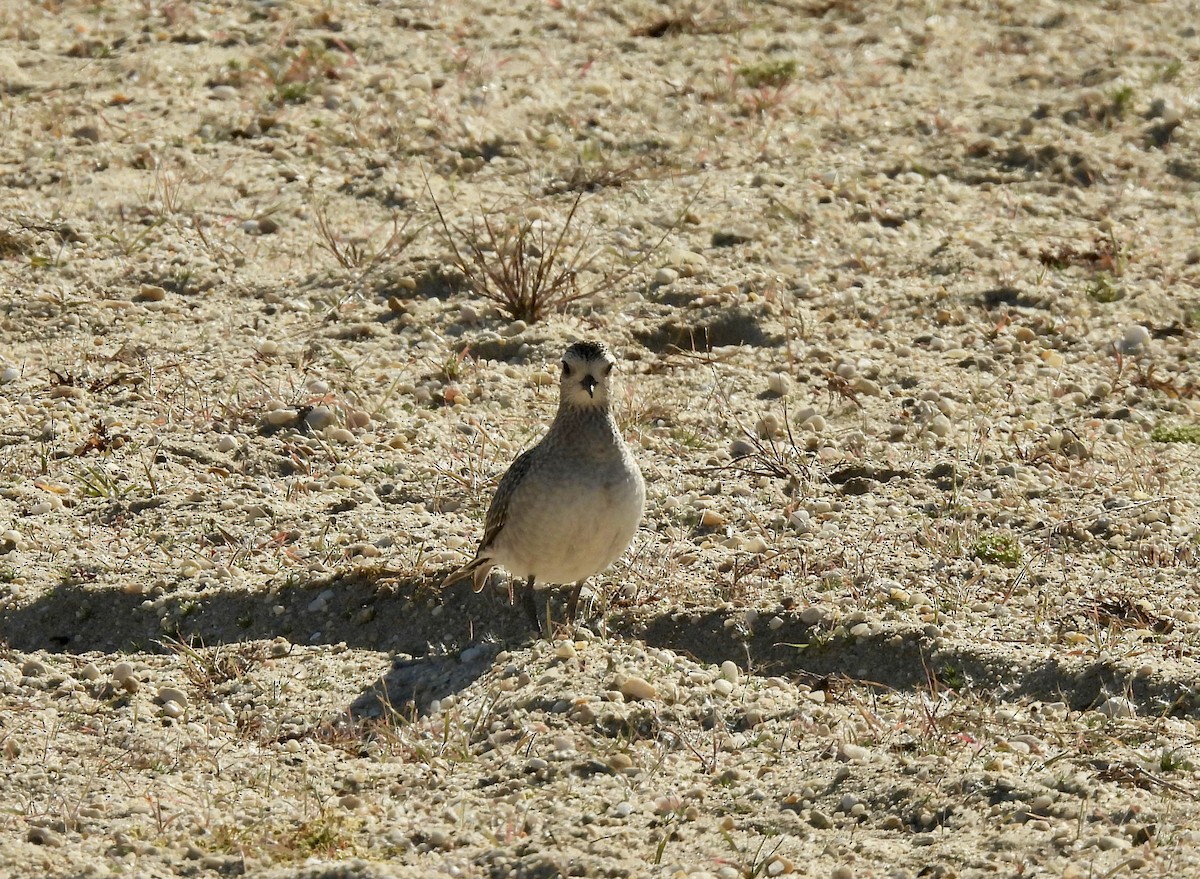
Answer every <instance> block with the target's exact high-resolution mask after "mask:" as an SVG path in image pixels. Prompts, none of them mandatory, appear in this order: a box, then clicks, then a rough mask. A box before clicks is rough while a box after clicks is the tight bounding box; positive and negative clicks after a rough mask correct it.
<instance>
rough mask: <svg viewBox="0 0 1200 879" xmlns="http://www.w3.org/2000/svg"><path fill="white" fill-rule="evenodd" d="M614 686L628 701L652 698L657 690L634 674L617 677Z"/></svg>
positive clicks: (656, 693)
mask: <svg viewBox="0 0 1200 879" xmlns="http://www.w3.org/2000/svg"><path fill="white" fill-rule="evenodd" d="M614 686H615V688H616V689H617V690H618V691H619V692H620V693H621V695H622V696H624V697H625V698H626V699H627V700H628V701H630V702H640V701H643V700H645V699H653V698H654V697H655V696H657V695H658V690H656V689H655V688H654V685H653V684H652V683H650V682H649V681H647V680H646V679H645V678H639V677H637V676H636V675H631V676H629V677H626V678H624V679H618V680H617V682H616V683H615V685H614Z"/></svg>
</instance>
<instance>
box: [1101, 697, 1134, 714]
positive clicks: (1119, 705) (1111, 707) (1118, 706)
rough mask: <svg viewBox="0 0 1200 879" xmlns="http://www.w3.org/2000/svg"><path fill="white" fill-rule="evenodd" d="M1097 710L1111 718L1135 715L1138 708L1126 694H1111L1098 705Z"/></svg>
mask: <svg viewBox="0 0 1200 879" xmlns="http://www.w3.org/2000/svg"><path fill="white" fill-rule="evenodd" d="M1096 711H1097V712H1099V713H1100V714H1103V715H1104V716H1105V717H1108V718H1111V719H1117V718H1125V717H1133V716H1134V715H1135V714H1137V708H1136V706H1134V704H1133V703H1132V702H1131V701H1129V700H1128V699H1126V698H1125V697H1124V696H1110V697H1108V698H1107V699H1105V700H1104V701H1103V702H1101V703H1100V704H1099V705H1098V706H1096Z"/></svg>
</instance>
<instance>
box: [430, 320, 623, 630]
mask: <svg viewBox="0 0 1200 879" xmlns="http://www.w3.org/2000/svg"><path fill="white" fill-rule="evenodd" d="M615 365H616V360H615V359H614V358H613V355H612V354H611V353H610V352H609V350H608V348H607V347H606V346H605V345H604V344H603V343H601V342H597V341H580V342H575V343H574V344H572V345H570V346H569V347H568V348H567V349H566V351H565V352H563V356H562V373H561V376H560V378H559V402H558V412H557V414H556V415H555V417H554V421H553V422H552V423H551V425H550V427H549V429H548V430H547V431H546V434H545V436H543V437H542V439H541V440H540V441H539V442H538V443H537V445H535V446H533V447H532V448H530V449H528V450H527V451H525V452H524V453H522V454H521V455H519V456H518V457H517V458H516V460H514V461H513V462H512V464H511V465H510V466H509V468H508V470H507V471H506V472H505V474H504V475H503V476H502V477H501V478H500V483H499V485H498V486H497V488H496V494H495V495H494V496H493V498H492V502H491V504H490V505H489V507H488V511H487V516H486V517H485V519H484V531H483V539H482V540H481V541H480V542H479V548H478V550H477V551H476V553H475V557H474V558H473V559H472V560H471V561H470V562H468V563H467V564H466V565H464V566H463V567H461V568H459V569H458V570H456V571H454V572H453V573H452V574H450V575H449V576H448V577H447V578H446V579H445V580H444V581H443V583H442V586H443V588H444V587H446V586H449V585H451V584H453V583H457V582H458V581H460V580H464V579H466V578H467V577H468V576H469V577H471V578H472V580H473V583H474V587H475V591H476V592H479V591H481V590H482V589H483V587H484V586H485V585H486V583H487V580H488V575H489V574H490V573H491V571H492V568H494V567H496V566H500V567H502V568H504V569H505V570H506V571H508V573H509V575H510V576H511V577H513V578H523V579H524V580H525V590H524V594H523V596H522V603H523V605H524V607H525V612H526V614H527V615H528V617H529V620H530V622H531V624H532V625H533V627H534V629H536V630H537V633H538V636H539V637H540V636H541V635H542V625H541V621H540V620H539V618H538V612H537V603H536V601H535V599H534V583H537V582H540V583H544V584H562V585H566V584H572V583H573V584H574V588H573V590H572V592H571V597H570V600H569V601H568V603H567V608H566V616H567V621H568V622H572V621H574V619H575V613H576V610H577V608H578V604H579V594H580V592H581V591H582V589H583V584H584V583H585V582H586V581H587V579H588V578H589V577H591V576H593V575H595V574H598V573H600V572H601V571H603V570H605V569H606V568H608V567H609V566H610V565H611V564H612V563H613V562H615V561H616V560H617V559H618V558H620V556H621V554H622V553H623V552H625V550H626V548H628V546H629V544H630V542H631V541H632V540H633V537H634V535H635V534H636V533H637V529H638V526H639V525H640V524H641V521H642V513H643V510H644V509H645V504H646V484H645V482H644V481H643V480H642V472H641V470H640V469H639V468H638V465H637V461H635V460H634V457H633V454H632V453H631V452H630V451H629V447H628V446H627V445H626V444H625V440H624V439H623V438H622V436H621V430H620V428H619V426H618V425H617V422H616V419H615V418H613V414H612V409H611V405H610V401H611V398H612V372H613V367H614V366H615ZM510 595H511V588H510ZM547 622H548V621H547Z"/></svg>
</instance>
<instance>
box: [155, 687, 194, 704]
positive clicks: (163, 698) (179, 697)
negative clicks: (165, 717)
mask: <svg viewBox="0 0 1200 879" xmlns="http://www.w3.org/2000/svg"><path fill="white" fill-rule="evenodd" d="M155 697H156V698H157V699H158V701H159V702H162V703H163V704H164V705H165V704H166V703H167V702H175V703H176V704H178V705H182V706H186V705H187V704H188V697H187V693H185V692H183V690H181V689H179V688H178V687H159V688H158V693H156V694H155Z"/></svg>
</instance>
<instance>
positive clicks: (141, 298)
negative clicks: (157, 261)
mask: <svg viewBox="0 0 1200 879" xmlns="http://www.w3.org/2000/svg"><path fill="white" fill-rule="evenodd" d="M166 298H167V291H166V290H164V289H163V288H162V287H159V286H158V285H157V284H142V286H141V287H140V288H139V289H138V292H137V295H136V296H134V297H133V301H134V302H162V301H163V300H164V299H166Z"/></svg>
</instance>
